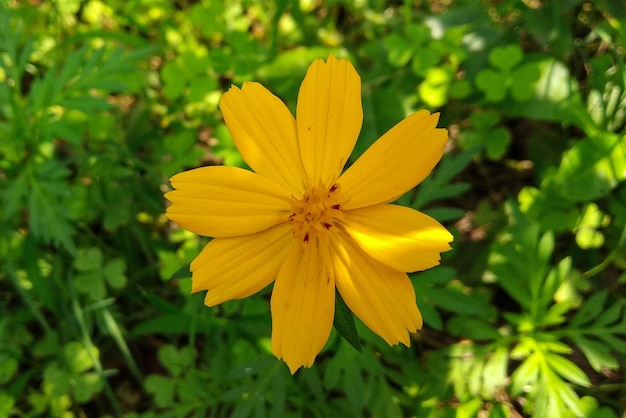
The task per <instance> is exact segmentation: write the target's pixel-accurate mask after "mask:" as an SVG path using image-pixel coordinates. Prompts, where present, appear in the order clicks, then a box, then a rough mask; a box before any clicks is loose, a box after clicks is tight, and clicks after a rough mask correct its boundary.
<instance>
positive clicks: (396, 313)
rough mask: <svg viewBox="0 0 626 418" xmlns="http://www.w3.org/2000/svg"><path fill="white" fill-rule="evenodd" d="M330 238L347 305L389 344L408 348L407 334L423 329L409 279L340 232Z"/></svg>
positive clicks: (337, 273) (337, 278) (338, 280)
mask: <svg viewBox="0 0 626 418" xmlns="http://www.w3.org/2000/svg"><path fill="white" fill-rule="evenodd" d="M333 238H334V239H333V240H332V241H331V242H332V246H333V248H332V252H331V256H332V258H333V268H334V271H335V281H336V285H337V290H339V293H340V294H341V297H342V298H343V300H344V301H345V302H346V305H348V307H349V308H350V310H352V312H354V313H355V314H356V316H358V317H359V318H360V319H361V321H363V322H364V323H365V325H367V326H368V327H369V328H370V329H371V330H372V331H374V332H375V333H376V334H378V335H380V336H381V337H382V338H383V339H384V340H385V341H386V342H387V343H388V344H389V345H393V344H397V343H399V342H401V343H402V344H404V345H406V346H409V345H410V338H409V332H416V331H417V330H418V329H419V328H421V327H422V315H421V314H420V312H419V309H418V308H417V304H416V303H415V292H414V290H413V285H412V284H411V281H410V280H409V277H408V276H407V275H406V274H405V273H403V272H400V271H397V270H393V269H391V268H389V267H387V266H385V265H384V264H382V263H379V262H378V261H376V260H374V259H373V258H371V257H370V256H369V255H367V254H366V253H364V252H363V250H361V249H360V248H359V247H358V245H357V244H356V243H354V242H353V241H352V239H351V238H350V237H348V236H346V235H344V234H343V233H337V234H335V235H334V236H333Z"/></svg>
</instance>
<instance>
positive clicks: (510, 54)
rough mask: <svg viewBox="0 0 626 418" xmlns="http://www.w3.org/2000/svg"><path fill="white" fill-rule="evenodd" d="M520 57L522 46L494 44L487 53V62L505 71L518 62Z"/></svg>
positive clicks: (521, 55)
mask: <svg viewBox="0 0 626 418" xmlns="http://www.w3.org/2000/svg"><path fill="white" fill-rule="evenodd" d="M522 57H523V52H522V48H521V47H520V46H519V45H517V44H511V45H506V46H496V47H494V48H493V49H492V50H491V52H490V53H489V63H491V65H493V66H494V67H495V68H498V69H500V70H501V71H503V72H505V71H509V70H511V68H513V67H515V66H516V65H517V64H519V63H520V61H521V60H522Z"/></svg>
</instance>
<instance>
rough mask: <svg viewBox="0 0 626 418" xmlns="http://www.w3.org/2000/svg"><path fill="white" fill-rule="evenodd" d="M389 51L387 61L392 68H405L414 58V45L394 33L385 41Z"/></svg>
mask: <svg viewBox="0 0 626 418" xmlns="http://www.w3.org/2000/svg"><path fill="white" fill-rule="evenodd" d="M383 43H384V45H385V48H386V49H387V60H388V61H389V63H390V64H391V66H392V67H404V66H405V65H406V64H408V62H409V61H410V60H411V57H412V56H413V48H412V44H411V43H410V42H409V41H407V40H406V39H404V38H403V37H402V36H400V35H398V34H397V33H392V34H391V35H389V36H388V37H387V38H385V39H384V41H383Z"/></svg>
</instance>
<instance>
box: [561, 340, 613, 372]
mask: <svg viewBox="0 0 626 418" xmlns="http://www.w3.org/2000/svg"><path fill="white" fill-rule="evenodd" d="M571 338H572V341H574V342H575V343H576V345H577V346H578V347H579V348H580V350H581V351H582V352H583V354H585V357H586V358H587V360H588V361H589V364H590V365H591V367H593V369H594V370H595V371H597V372H598V373H601V372H602V371H603V370H604V369H609V370H617V369H619V363H618V362H617V360H616V359H615V357H613V355H611V349H610V348H609V347H607V346H606V344H603V343H600V342H598V341H594V340H592V339H589V338H584V337H583V336H581V335H573V336H572V337H571Z"/></svg>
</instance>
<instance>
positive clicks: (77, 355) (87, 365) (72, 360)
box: [63, 341, 99, 373]
mask: <svg viewBox="0 0 626 418" xmlns="http://www.w3.org/2000/svg"><path fill="white" fill-rule="evenodd" d="M89 351H91V353H89ZM89 351H87V348H85V346H84V345H83V344H82V343H80V342H78V341H71V342H69V343H67V344H66V345H65V346H64V347H63V356H64V358H65V361H66V362H67V364H68V365H69V367H70V370H72V372H74V373H80V372H84V371H86V370H89V369H91V368H92V367H93V365H94V363H93V361H94V360H93V358H98V356H99V352H98V349H97V348H96V347H95V346H91V347H90V349H89Z"/></svg>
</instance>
